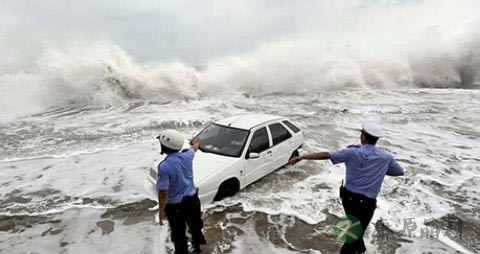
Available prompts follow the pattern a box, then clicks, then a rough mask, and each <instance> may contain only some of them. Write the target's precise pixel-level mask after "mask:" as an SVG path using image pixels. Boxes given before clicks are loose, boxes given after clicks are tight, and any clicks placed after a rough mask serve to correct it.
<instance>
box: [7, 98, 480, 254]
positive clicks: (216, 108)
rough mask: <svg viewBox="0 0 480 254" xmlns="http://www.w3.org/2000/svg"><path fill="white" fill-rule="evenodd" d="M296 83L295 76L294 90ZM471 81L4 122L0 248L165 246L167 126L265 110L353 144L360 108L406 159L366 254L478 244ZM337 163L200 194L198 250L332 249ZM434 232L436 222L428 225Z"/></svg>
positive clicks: (478, 103) (309, 144)
mask: <svg viewBox="0 0 480 254" xmlns="http://www.w3.org/2000/svg"><path fill="white" fill-rule="evenodd" d="M292 90H293V89H292ZM479 96H480V91H479V90H462V89H402V90H373V89H362V90H343V91H339V90H337V91H325V92H293V91H292V92H280V93H241V92H232V93H231V94H224V95H220V96H215V97H213V96H208V97H202V96H199V97H196V98H194V99H186V100H183V99H181V100H163V101H161V102H159V101H155V100H148V101H146V100H132V101H130V102H129V103H125V104H123V105H109V106H96V105H95V106H92V105H88V106H87V105H84V106H64V107H57V108H54V109H51V110H49V111H44V112H42V113H38V114H33V115H27V116H23V117H19V118H16V119H15V120H14V121H5V122H3V123H1V130H2V133H1V134H2V135H1V136H0V147H1V150H2V154H1V155H0V156H1V158H0V159H1V161H0V175H1V179H0V253H171V252H172V247H173V245H172V243H171V241H170V239H169V237H168V227H160V226H159V225H157V224H156V223H155V221H154V212H152V211H149V210H148V208H149V207H152V206H154V205H155V204H156V202H155V200H156V196H155V192H154V189H153V186H151V184H149V183H148V182H147V180H146V177H147V174H148V168H149V167H150V165H151V164H152V161H153V159H154V158H156V157H157V156H158V144H157V143H156V140H155V138H154V137H155V136H156V134H157V133H158V131H160V130H161V129H164V128H179V129H180V130H181V131H183V132H184V133H186V134H187V135H193V134H194V133H195V132H197V131H199V130H200V129H201V127H202V126H203V125H204V124H206V123H208V122H209V121H212V120H215V119H219V118H222V117H226V116H230V115H234V114H241V113H249V112H263V113H271V114H279V115H283V116H287V117H289V118H290V119H291V120H292V121H293V122H295V123H296V124H297V125H298V126H300V127H301V128H302V129H303V130H304V132H305V141H306V144H305V146H304V148H303V149H302V150H301V151H300V152H301V153H305V152H311V151H322V150H332V149H341V148H343V147H345V146H347V145H350V144H358V143H359V132H358V128H359V125H360V123H361V121H362V120H363V119H365V118H373V119H376V120H378V121H381V123H382V125H383V127H384V129H385V132H386V137H385V138H384V139H382V140H381V141H380V143H379V146H380V147H382V148H384V149H386V150H387V151H389V152H391V153H392V154H394V155H395V156H396V158H398V160H399V162H400V163H401V164H402V165H403V166H405V167H406V169H407V174H406V175H405V176H403V177H397V178H389V177H387V178H386V180H385V182H384V184H383V188H382V192H381V195H380V197H379V200H378V209H377V210H376V212H375V215H374V218H373V220H372V223H371V224H370V226H369V230H368V233H367V241H368V246H367V248H368V249H369V250H370V251H371V252H372V253H458V252H460V253H478V252H479V251H480V248H479V246H480V243H479V239H480V235H479V233H478V232H479V229H480V218H479V212H480V208H479V207H480V189H479V187H478V182H479V180H480V159H479V157H478V154H480V127H479V125H480V100H479ZM343 175H344V167H343V166H333V165H332V164H331V163H330V162H329V161H324V162H302V163H299V164H297V165H295V166H286V167H284V168H281V169H279V170H278V171H276V172H274V173H273V174H271V175H269V176H267V177H265V178H263V179H262V180H260V181H258V182H256V183H254V184H253V185H251V186H249V187H248V188H246V189H245V190H242V191H241V192H240V193H239V194H237V195H236V196H234V197H232V198H229V199H226V200H224V201H221V202H218V203H214V204H210V205H204V209H203V212H204V215H203V218H204V221H205V234H206V236H207V239H208V245H207V246H206V247H205V251H206V253H337V252H338V250H339V247H340V245H341V243H340V242H339V241H338V240H337V239H336V238H335V236H334V235H333V230H332V226H333V224H334V223H335V220H336V218H337V217H339V216H342V215H343V210H342V207H341V204H340V201H339V198H338V186H339V184H340V182H341V179H342V178H343ZM437 232H438V234H437Z"/></svg>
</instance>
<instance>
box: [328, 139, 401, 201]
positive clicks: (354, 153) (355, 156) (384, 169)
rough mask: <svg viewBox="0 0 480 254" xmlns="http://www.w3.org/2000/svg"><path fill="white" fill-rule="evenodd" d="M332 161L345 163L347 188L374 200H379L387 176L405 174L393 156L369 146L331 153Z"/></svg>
mask: <svg viewBox="0 0 480 254" xmlns="http://www.w3.org/2000/svg"><path fill="white" fill-rule="evenodd" d="M330 160H331V161H332V163H333V164H338V163H342V162H344V163H345V166H346V168H347V169H346V179H345V180H346V183H345V188H347V189H348V190H349V191H352V192H355V193H359V194H363V195H365V196H367V197H369V198H373V199H376V198H377V196H378V193H379V192H380V188H381V187H382V183H383V179H384V178H385V175H386V174H389V175H403V173H404V171H403V168H402V167H401V166H400V165H399V164H398V162H397V161H396V160H395V159H394V158H393V156H391V155H390V154H388V153H386V152H384V151H382V150H379V149H377V148H376V147H375V146H374V145H369V144H367V145H363V146H360V147H349V148H346V149H343V150H340V151H334V152H330Z"/></svg>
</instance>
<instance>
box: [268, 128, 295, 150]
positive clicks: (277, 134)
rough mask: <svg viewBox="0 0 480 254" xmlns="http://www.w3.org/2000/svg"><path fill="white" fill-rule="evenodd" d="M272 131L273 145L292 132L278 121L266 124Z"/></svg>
mask: <svg viewBox="0 0 480 254" xmlns="http://www.w3.org/2000/svg"><path fill="white" fill-rule="evenodd" d="M268 127H269V128H270V131H271V132H272V139H273V145H276V144H279V143H281V142H282V141H284V140H287V139H289V138H291V137H292V134H290V132H288V131H287V129H285V127H283V125H281V124H280V123H274V124H271V125H269V126H268Z"/></svg>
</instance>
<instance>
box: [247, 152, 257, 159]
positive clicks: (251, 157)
mask: <svg viewBox="0 0 480 254" xmlns="http://www.w3.org/2000/svg"><path fill="white" fill-rule="evenodd" d="M248 158H249V159H258V158H260V154H258V153H249V154H248Z"/></svg>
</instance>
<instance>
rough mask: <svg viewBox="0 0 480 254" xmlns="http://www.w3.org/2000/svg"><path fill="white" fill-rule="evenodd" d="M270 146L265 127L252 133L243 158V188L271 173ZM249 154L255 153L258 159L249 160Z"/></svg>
mask: <svg viewBox="0 0 480 254" xmlns="http://www.w3.org/2000/svg"><path fill="white" fill-rule="evenodd" d="M270 144H271V142H270V136H269V135H268V130H267V128H266V127H265V126H264V127H261V128H259V129H257V130H255V131H254V132H253V134H252V138H251V139H250V143H249V144H248V150H247V154H246V157H245V168H244V170H245V186H246V185H248V184H250V183H252V182H254V181H256V180H258V179H259V178H262V177H263V176H265V175H266V174H268V173H269V172H271V170H272V151H271V150H270ZM250 153H257V154H258V155H259V157H258V158H250V157H249V154H250Z"/></svg>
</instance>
